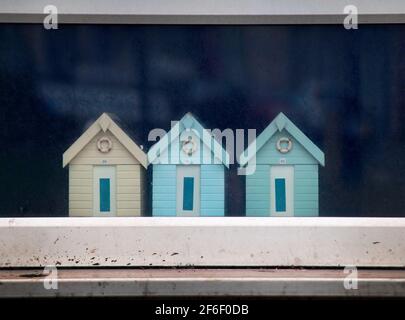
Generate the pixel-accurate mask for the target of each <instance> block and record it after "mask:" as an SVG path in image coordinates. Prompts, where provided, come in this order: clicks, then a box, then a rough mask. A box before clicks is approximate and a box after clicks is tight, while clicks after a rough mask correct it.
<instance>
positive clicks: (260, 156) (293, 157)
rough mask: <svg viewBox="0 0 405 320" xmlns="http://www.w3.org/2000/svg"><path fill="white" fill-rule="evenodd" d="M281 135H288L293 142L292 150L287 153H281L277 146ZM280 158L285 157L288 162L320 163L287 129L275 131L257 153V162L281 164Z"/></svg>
mask: <svg viewBox="0 0 405 320" xmlns="http://www.w3.org/2000/svg"><path fill="white" fill-rule="evenodd" d="M281 137H288V138H290V139H291V140H292V142H293V146H292V149H291V151H290V152H288V153H286V154H282V153H280V152H279V151H278V150H277V148H276V144H277V141H278V140H279V139H280V138H281ZM280 159H285V161H286V164H318V162H317V161H316V160H315V159H314V158H313V157H312V155H311V154H310V153H309V152H308V151H307V150H306V149H305V148H304V147H303V146H302V145H301V144H300V143H299V142H297V141H296V140H295V139H294V138H293V137H292V136H291V135H290V134H289V133H288V132H287V131H286V130H282V131H281V132H277V133H275V134H274V136H273V137H271V138H270V140H269V141H267V143H266V144H265V145H264V146H263V147H262V148H261V149H260V150H259V152H258V153H257V155H256V164H280Z"/></svg>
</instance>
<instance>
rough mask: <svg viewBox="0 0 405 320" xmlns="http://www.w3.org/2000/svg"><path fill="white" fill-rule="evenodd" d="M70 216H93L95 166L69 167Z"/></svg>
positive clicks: (72, 165) (71, 165)
mask: <svg viewBox="0 0 405 320" xmlns="http://www.w3.org/2000/svg"><path fill="white" fill-rule="evenodd" d="M69 216H71V217H90V216H93V166H91V165H74V164H70V165H69Z"/></svg>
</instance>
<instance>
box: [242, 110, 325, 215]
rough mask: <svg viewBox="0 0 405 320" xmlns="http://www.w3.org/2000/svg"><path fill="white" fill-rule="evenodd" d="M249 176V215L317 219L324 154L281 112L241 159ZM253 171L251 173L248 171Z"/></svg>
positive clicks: (247, 184) (247, 192)
mask: <svg viewBox="0 0 405 320" xmlns="http://www.w3.org/2000/svg"><path fill="white" fill-rule="evenodd" d="M239 164H240V165H241V166H242V167H244V168H245V169H246V171H247V173H251V174H250V175H246V215H247V216H275V217H284V216H296V217H304V216H318V215H319V203H318V202H319V201H318V167H319V165H322V166H324V165H325V156H324V154H323V152H322V151H321V150H320V149H319V148H318V147H317V146H316V145H315V144H314V143H313V142H312V141H311V140H310V139H309V138H308V137H307V136H306V135H305V134H304V133H303V132H302V131H301V130H300V129H298V128H297V127H296V126H295V125H294V123H292V122H291V120H290V119H288V118H287V117H286V116H285V115H284V114H283V113H280V114H279V115H278V116H277V117H276V118H275V119H274V120H273V121H272V122H271V123H270V124H269V126H268V127H267V128H266V129H265V130H264V131H263V132H262V133H261V134H260V135H259V136H258V137H257V139H256V140H255V141H254V142H253V143H251V144H250V145H249V147H248V148H247V149H246V150H245V152H244V153H243V154H242V155H241V157H240V159H239ZM249 171H250V172H249Z"/></svg>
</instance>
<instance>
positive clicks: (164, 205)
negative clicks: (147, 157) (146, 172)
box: [152, 164, 176, 216]
mask: <svg viewBox="0 0 405 320" xmlns="http://www.w3.org/2000/svg"><path fill="white" fill-rule="evenodd" d="M152 174H153V185H152V215H153V216H176V166H175V165H167V164H162V165H153V173H152Z"/></svg>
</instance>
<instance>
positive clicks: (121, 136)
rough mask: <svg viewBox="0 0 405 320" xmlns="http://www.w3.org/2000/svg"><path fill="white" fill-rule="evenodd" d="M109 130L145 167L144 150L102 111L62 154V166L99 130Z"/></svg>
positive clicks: (146, 163)
mask: <svg viewBox="0 0 405 320" xmlns="http://www.w3.org/2000/svg"><path fill="white" fill-rule="evenodd" d="M107 130H109V131H110V132H111V133H112V134H113V135H114V136H115V137H116V138H117V139H118V141H119V142H120V143H122V145H123V146H124V147H125V148H126V149H127V150H128V151H129V153H130V154H132V155H133V156H134V158H136V159H137V160H138V161H139V163H140V164H141V165H142V166H143V167H144V168H145V169H146V168H147V166H148V161H147V156H146V154H145V152H143V150H142V149H141V148H140V147H139V146H138V145H137V144H136V143H135V142H134V141H133V140H132V139H131V138H130V137H129V136H128V135H127V134H126V133H125V132H124V131H123V130H122V129H121V128H120V127H119V126H118V125H117V124H116V123H115V122H114V121H113V120H112V119H111V117H110V116H109V115H108V114H107V113H103V114H102V115H101V116H100V117H99V118H98V119H97V120H96V121H95V122H94V123H93V124H92V125H91V126H90V128H88V129H87V130H86V131H85V132H84V133H83V134H82V135H81V136H80V137H79V138H78V139H77V140H76V141H75V143H73V144H72V145H71V146H70V147H69V149H67V150H66V151H65V153H64V154H63V167H66V166H67V165H68V164H69V163H70V161H72V159H73V158H74V157H76V156H77V154H78V153H79V152H80V151H81V150H82V149H83V148H84V147H85V146H86V145H87V144H88V143H89V142H90V141H91V140H92V139H93V138H94V137H95V136H96V135H97V134H98V133H99V132H100V131H103V132H106V131H107Z"/></svg>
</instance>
